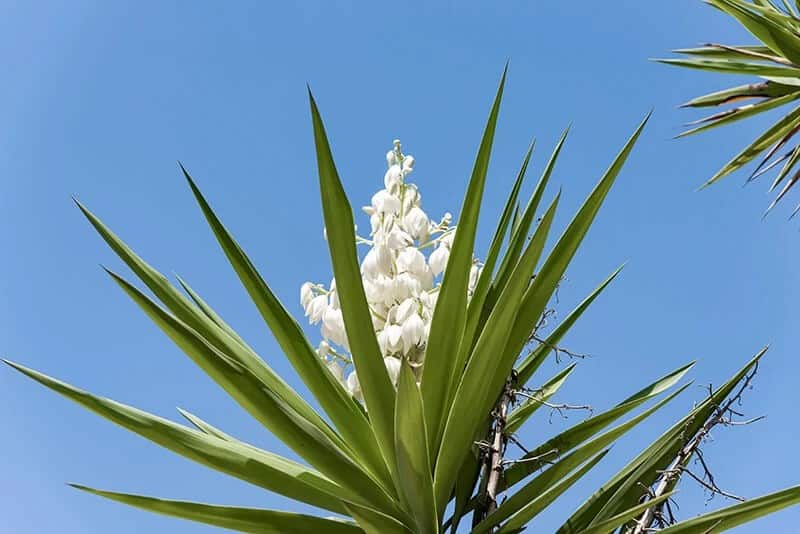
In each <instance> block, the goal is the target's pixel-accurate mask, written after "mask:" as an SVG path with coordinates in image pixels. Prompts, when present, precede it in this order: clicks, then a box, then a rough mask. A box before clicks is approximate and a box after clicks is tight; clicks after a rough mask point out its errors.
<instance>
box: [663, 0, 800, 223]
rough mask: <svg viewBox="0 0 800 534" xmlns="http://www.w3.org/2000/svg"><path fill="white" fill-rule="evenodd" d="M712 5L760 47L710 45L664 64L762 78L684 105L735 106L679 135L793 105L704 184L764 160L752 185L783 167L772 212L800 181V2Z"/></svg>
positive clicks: (719, 0)
mask: <svg viewBox="0 0 800 534" xmlns="http://www.w3.org/2000/svg"><path fill="white" fill-rule="evenodd" d="M706 2H707V3H708V4H710V5H711V6H713V7H715V8H717V9H719V10H720V11H722V12H723V13H726V14H727V15H729V16H731V17H733V18H734V19H735V20H737V21H738V22H739V23H740V24H741V25H742V26H743V27H744V28H745V29H746V30H747V31H748V32H749V33H750V34H752V35H753V36H754V37H755V38H756V39H757V40H758V41H759V44H756V45H725V44H718V43H709V44H706V45H704V46H701V47H698V48H684V49H679V50H675V52H676V53H678V54H682V55H684V56H687V57H686V58H681V59H660V60H659V61H661V62H663V63H668V64H671V65H678V66H681V67H689V68H693V69H700V70H706V71H711V72H721V73H724V74H738V75H743V76H748V77H757V80H754V81H753V82H752V83H748V84H745V85H737V86H735V87H731V88H728V89H723V90H721V91H716V92H713V93H709V94H707V95H703V96H699V97H697V98H693V99H692V100H690V101H688V102H686V103H685V104H683V107H693V108H706V107H717V106H725V105H728V104H731V105H732V106H731V107H730V108H728V109H726V110H724V111H720V112H718V113H714V114H712V115H709V116H706V117H703V118H701V119H698V120H696V121H693V122H690V123H689V124H688V126H690V127H691V128H690V129H689V130H686V131H684V132H683V133H681V134H680V135H679V136H678V137H684V136H687V135H691V134H695V133H699V132H704V131H706V130H710V129H712V128H716V127H717V126H723V125H725V124H730V123H733V122H736V121H739V120H742V119H746V118H749V117H753V116H755V115H758V114H759V113H763V112H765V111H769V110H772V109H775V108H778V107H782V106H790V108H789V109H788V111H786V112H785V113H784V115H783V116H782V117H780V119H779V120H778V121H776V122H775V123H774V124H772V125H771V126H770V127H769V128H767V130H766V131H764V133H762V134H761V135H759V136H758V137H757V138H756V139H755V140H754V141H753V142H752V143H751V144H749V145H748V146H747V147H745V148H744V149H743V150H742V151H741V152H739V153H738V154H736V156H734V157H733V159H731V160H730V161H729V162H728V163H726V164H725V165H724V166H723V167H722V168H721V169H720V170H719V171H717V172H716V174H714V175H713V176H712V177H711V178H710V179H709V180H708V181H707V182H706V183H705V184H704V186H708V185H710V184H713V183H714V182H716V181H717V180H720V179H722V178H724V177H725V176H728V175H729V174H731V173H733V172H734V171H736V170H738V169H740V168H742V167H745V166H746V165H748V164H749V163H750V162H752V161H753V160H755V159H759V161H758V163H757V164H756V165H755V166H754V168H753V170H752V171H751V172H750V175H749V177H748V178H747V181H748V182H750V181H753V180H755V179H756V178H758V177H759V176H761V175H764V174H766V173H768V172H769V171H771V170H773V169H778V170H777V171H776V175H775V178H774V179H773V181H772V184H771V185H770V188H769V190H770V192H772V191H774V190H776V189H777V188H778V187H779V186H780V189H779V190H778V193H777V195H776V196H775V198H774V200H773V201H772V202H771V203H770V205H769V207H768V208H767V212H769V211H770V210H771V209H772V208H773V207H775V205H776V204H777V203H778V202H779V201H780V200H781V199H782V198H783V197H784V196H785V195H786V193H788V192H789V190H790V189H791V188H792V186H794V185H795V184H796V183H797V181H798V180H800V168H799V167H798V162H800V143H798V142H797V140H796V138H795V135H796V134H797V132H798V131H800V107H798V106H797V105H796V104H795V103H796V101H797V100H798V98H800V12H798V8H800V3H799V2H795V3H794V5H792V4H791V3H790V2H787V1H786V0H781V2H780V4H779V3H778V2H774V1H772V0H752V1H746V0H706ZM743 102H744V104H742V103H743ZM793 139H795V140H794V141H793ZM798 211H800V205H798V207H797V208H795V210H794V211H793V212H792V216H794V215H795V214H796V213H797V212H798ZM765 214H766V213H765Z"/></svg>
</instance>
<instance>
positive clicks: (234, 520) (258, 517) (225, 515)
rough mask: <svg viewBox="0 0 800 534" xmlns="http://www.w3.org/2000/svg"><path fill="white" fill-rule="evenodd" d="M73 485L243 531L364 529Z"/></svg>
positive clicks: (282, 533) (339, 533)
mask: <svg viewBox="0 0 800 534" xmlns="http://www.w3.org/2000/svg"><path fill="white" fill-rule="evenodd" d="M70 486H72V487H73V488H76V489H79V490H82V491H86V492H89V493H92V494H94V495H99V496H100V497H105V498H106V499H111V500H112V501H117V502H120V503H123V504H127V505H129V506H134V507H136V508H141V509H142V510H147V511H148V512H155V513H157V514H163V515H167V516H172V517H178V518H180V519H188V520H190V521H197V522H199V523H205V524H207V525H213V526H215V527H221V528H226V529H230V530H236V531H239V532H252V533H258V534H306V533H308V532H325V533H326V534H327V533H331V534H359V533H361V532H363V531H362V530H361V529H360V528H358V526H356V525H355V524H353V523H350V522H346V521H344V520H341V519H323V518H321V517H314V516H311V515H305V514H296V513H292V512H283V511H278V510H263V509H258V508H239V507H235V506H217V505H212V504H203V503H196V502H187V501H173V500H166V499H157V498H154V497H147V496H144V495H131V494H129V493H117V492H113V491H103V490H98V489H94V488H89V487H86V486H81V485H78V484H70Z"/></svg>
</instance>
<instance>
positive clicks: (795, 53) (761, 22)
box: [708, 0, 800, 65]
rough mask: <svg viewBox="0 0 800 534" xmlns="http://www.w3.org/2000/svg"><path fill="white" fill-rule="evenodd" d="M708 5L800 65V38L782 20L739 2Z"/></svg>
mask: <svg viewBox="0 0 800 534" xmlns="http://www.w3.org/2000/svg"><path fill="white" fill-rule="evenodd" d="M708 3H709V4H711V5H712V6H714V7H716V8H718V9H720V10H722V11H724V12H725V13H728V14H729V15H731V16H732V17H734V18H736V19H737V20H738V21H739V22H740V23H741V24H742V26H744V27H745V28H746V29H747V30H748V31H749V32H750V33H752V34H753V36H755V37H756V38H757V39H758V40H759V41H761V42H762V43H764V44H765V45H767V46H768V47H769V48H770V49H771V50H772V51H774V52H775V53H776V54H779V55H781V56H782V57H785V58H786V59H788V60H789V61H791V62H792V63H794V64H795V65H798V64H800V38H798V37H797V35H796V34H795V33H793V32H792V31H791V30H790V29H787V28H786V27H784V26H783V25H781V24H780V23H779V22H778V21H779V20H782V18H775V17H770V16H765V12H764V11H763V10H761V9H759V8H758V7H756V6H754V5H752V4H748V3H747V2H741V1H739V0H708Z"/></svg>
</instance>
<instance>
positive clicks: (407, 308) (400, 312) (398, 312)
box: [390, 298, 419, 324]
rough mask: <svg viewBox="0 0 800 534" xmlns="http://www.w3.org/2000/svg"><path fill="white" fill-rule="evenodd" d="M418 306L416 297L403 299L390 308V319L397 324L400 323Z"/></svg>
mask: <svg viewBox="0 0 800 534" xmlns="http://www.w3.org/2000/svg"><path fill="white" fill-rule="evenodd" d="M418 306H419V304H418V303H417V299H413V298H410V299H405V300H404V301H403V302H401V303H400V304H398V305H397V306H396V307H394V308H392V311H393V312H394V314H393V315H392V316H390V319H391V320H393V321H395V322H397V323H398V324H402V323H404V322H405V321H406V319H408V318H409V317H411V314H412V313H414V312H415V311H416V309H417V307H418ZM390 313H391V312H390Z"/></svg>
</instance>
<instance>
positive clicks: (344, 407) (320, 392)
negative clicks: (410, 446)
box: [181, 167, 394, 492]
mask: <svg viewBox="0 0 800 534" xmlns="http://www.w3.org/2000/svg"><path fill="white" fill-rule="evenodd" d="M181 169H183V167H181ZM183 172H184V176H185V177H186V180H187V181H188V183H189V187H190V188H191V189H192V193H193V194H194V197H195V199H196V200H197V203H198V204H199V206H200V209H201V210H202V212H203V214H204V216H205V218H206V220H207V221H208V224H209V226H210V227H211V230H212V231H213V232H214V235H215V236H216V238H217V241H218V242H219V244H220V247H221V248H222V250H223V251H224V252H225V255H226V256H227V258H228V260H229V261H230V263H231V266H232V267H233V269H234V270H235V271H236V274H237V275H238V276H239V279H240V280H241V282H242V285H244V287H245V289H246V290H247V293H248V294H249V295H250V298H251V299H252V301H253V303H254V304H255V305H256V307H257V308H258V311H259V312H260V313H261V316H262V317H263V319H264V322H266V323H267V326H269V328H270V330H271V331H272V333H273V335H274V336H275V339H276V340H277V341H278V344H279V345H280V346H281V349H282V350H283V352H284V354H286V357H287V358H288V359H289V362H290V363H291V364H292V367H294V369H295V370H296V371H297V374H298V375H299V376H300V378H301V379H302V380H303V383H304V384H305V385H306V386H307V387H308V389H309V390H310V391H311V393H312V394H313V395H314V398H315V399H317V401H318V402H319V404H320V406H321V407H322V409H323V410H324V411H325V413H326V414H327V415H328V417H330V418H331V421H332V422H333V424H334V425H335V426H336V428H337V429H338V430H339V432H341V434H342V436H343V438H344V441H345V442H346V443H347V444H348V445H349V447H350V448H351V449H352V450H353V452H354V453H355V456H356V459H357V461H359V463H360V464H362V465H363V466H364V467H365V468H366V469H367V470H368V471H370V472H371V473H372V474H373V475H374V476H375V477H377V478H378V479H379V480H380V481H381V483H382V485H383V486H384V487H385V488H387V489H388V490H389V491H390V492H394V486H393V484H392V482H391V477H390V474H389V471H388V469H387V466H386V464H385V463H384V460H383V457H382V456H381V453H380V450H379V448H378V444H377V441H376V440H375V436H374V434H373V430H372V427H370V424H369V421H368V420H367V418H366V416H365V415H364V412H363V411H362V410H361V409H360V408H359V407H358V406H357V401H355V400H354V399H353V398H352V397H351V396H350V394H349V393H348V392H347V391H345V389H344V388H343V387H342V385H341V384H340V383H339V381H338V380H337V379H336V378H335V377H334V376H333V375H332V374H331V373H330V371H328V369H327V368H326V367H325V365H324V363H323V362H322V359H321V358H320V357H319V356H318V355H317V353H316V352H315V351H314V349H313V347H312V346H311V345H310V344H309V342H308V340H307V339H306V337H305V335H304V334H303V330H302V328H301V327H300V325H299V324H298V323H297V321H295V319H294V318H293V317H292V316H291V314H290V313H289V312H288V311H287V310H286V308H285V307H284V306H283V304H281V302H280V301H279V300H278V298H277V297H276V296H275V294H274V293H273V292H272V290H271V289H270V288H269V286H268V285H267V283H266V282H265V281H264V279H263V278H262V277H261V275H260V274H259V272H258V270H257V269H256V268H255V266H254V265H253V263H252V262H251V261H250V259H249V258H248V257H247V255H246V254H245V252H244V251H243V250H242V248H241V247H240V246H239V244H238V243H237V242H236V241H235V240H234V239H233V237H232V236H231V235H230V233H229V232H228V231H227V229H226V228H225V227H224V226H223V224H222V222H221V221H220V220H219V218H218V217H217V216H216V214H215V213H214V211H213V210H212V209H211V206H209V204H208V202H207V201H206V199H205V198H204V197H203V195H202V193H201V192H200V190H199V188H198V187H197V185H196V184H195V182H194V180H192V178H191V176H189V173H188V172H186V170H185V169H183ZM370 324H371V323H370ZM381 365H383V360H382V359H381Z"/></svg>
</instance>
